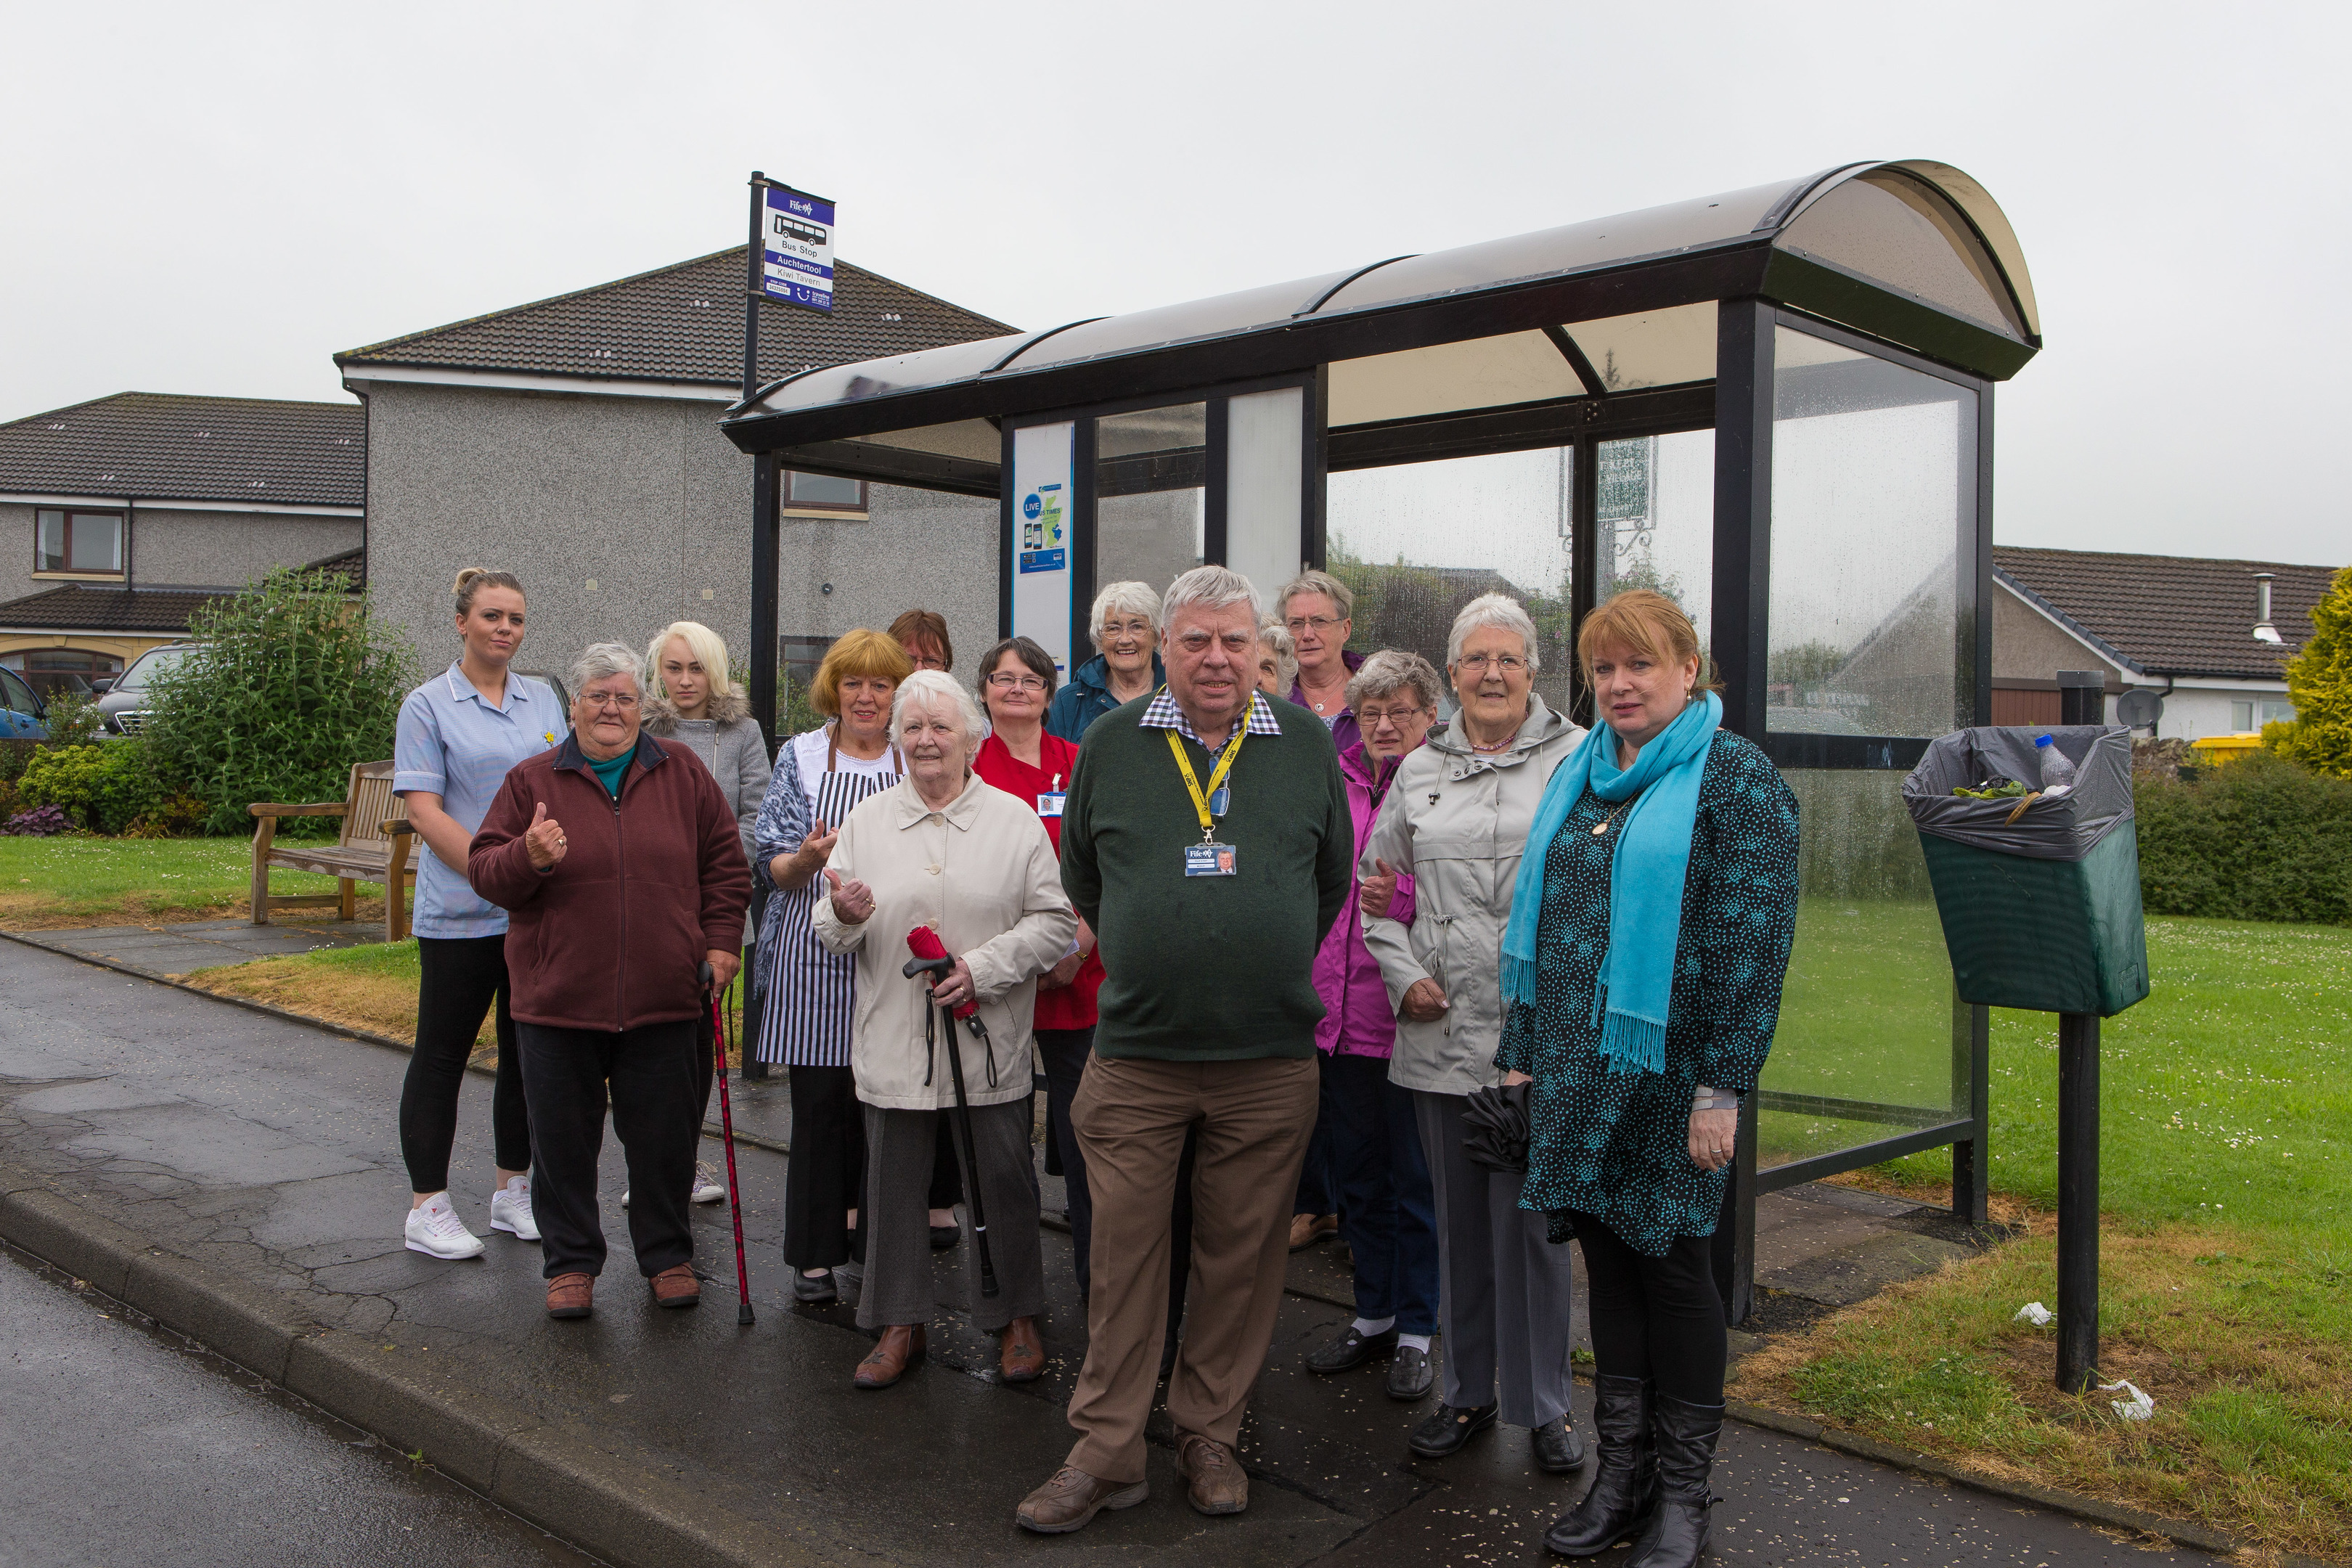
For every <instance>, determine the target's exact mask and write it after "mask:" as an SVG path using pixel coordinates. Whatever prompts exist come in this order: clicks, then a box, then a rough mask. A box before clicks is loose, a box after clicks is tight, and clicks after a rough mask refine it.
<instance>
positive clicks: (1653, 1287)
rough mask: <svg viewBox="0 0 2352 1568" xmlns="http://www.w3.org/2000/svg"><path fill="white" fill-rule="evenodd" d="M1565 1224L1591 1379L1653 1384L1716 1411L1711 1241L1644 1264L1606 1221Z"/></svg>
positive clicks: (1719, 1326)
mask: <svg viewBox="0 0 2352 1568" xmlns="http://www.w3.org/2000/svg"><path fill="white" fill-rule="evenodd" d="M1572 1217H1573V1219H1574V1221H1575V1224H1576V1242H1577V1245H1578V1246H1579V1247H1582V1248H1583V1249H1584V1279H1585V1287H1586V1289H1587V1291H1588V1295H1587V1299H1586V1300H1587V1305H1588V1307H1589V1308H1590V1310H1591V1314H1592V1366H1593V1371H1594V1372H1595V1373H1598V1374H1599V1375H1601V1376H1602V1377H1634V1378H1642V1379H1644V1380H1647V1381H1652V1382H1654V1383H1656V1384H1657V1385H1658V1392H1659V1393H1661V1394H1664V1395H1666V1396H1667V1397H1668V1398H1670V1399H1679V1400H1682V1401H1684V1402H1685V1403H1686V1404H1690V1405H1720V1404H1722V1403H1723V1365H1724V1359H1725V1352H1726V1342H1725V1338H1724V1329H1723V1296H1722V1293H1721V1292H1720V1291H1718V1290H1717V1289H1716V1283H1715V1261H1714V1257H1713V1252H1714V1242H1713V1238H1711V1237H1704V1236H1678V1237H1675V1241H1674V1245H1673V1246H1672V1247H1669V1248H1668V1249H1667V1251H1666V1255H1665V1256H1664V1258H1648V1257H1644V1256H1643V1255H1642V1254H1641V1253H1638V1252H1636V1251H1634V1250H1633V1248H1632V1247H1628V1246H1626V1245H1625V1243H1624V1242H1623V1241H1622V1240H1621V1239H1620V1238H1619V1237H1618V1236H1617V1233H1616V1232H1615V1231H1612V1230H1611V1229H1610V1228H1609V1226H1608V1224H1607V1223H1606V1222H1605V1221H1603V1220H1601V1219H1597V1218H1595V1217H1594V1216H1593V1215H1589V1214H1579V1215H1572Z"/></svg>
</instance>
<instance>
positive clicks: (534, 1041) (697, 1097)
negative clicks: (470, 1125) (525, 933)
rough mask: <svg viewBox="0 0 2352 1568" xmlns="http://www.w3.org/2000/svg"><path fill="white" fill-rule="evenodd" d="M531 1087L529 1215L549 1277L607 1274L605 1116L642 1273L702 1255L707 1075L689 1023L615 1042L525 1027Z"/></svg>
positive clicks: (629, 1032)
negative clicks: (698, 1207)
mask: <svg viewBox="0 0 2352 1568" xmlns="http://www.w3.org/2000/svg"><path fill="white" fill-rule="evenodd" d="M517 1032H518V1033H519V1034H520V1036H521V1037H522V1070H523V1081H524V1082H525V1084H527V1085H528V1086H529V1088H530V1100H531V1103H532V1104H533V1105H535V1106H537V1107H539V1114H538V1115H537V1116H535V1117H533V1118H532V1119H531V1129H530V1131H531V1160H532V1166H531V1170H532V1183H531V1194H530V1206H531V1215H532V1217H533V1218H535V1219H536V1220H538V1222H539V1231H540V1235H541V1237H542V1242H541V1245H542V1247H543V1249H544V1251H545V1253H546V1264H545V1268H543V1270H542V1272H543V1273H545V1275H546V1276H547V1278H548V1279H554V1278H555V1277H556V1276H557V1275H559V1274H589V1275H595V1274H602V1273H603V1272H604V1220H603V1216H602V1214H601V1213H600V1211H599V1206H598V1205H597V1201H596V1159H597V1156H598V1155H599V1154H600V1153H602V1152H603V1151H604V1112H605V1110H606V1107H607V1106H608V1105H609V1106H610V1108H611V1110H612V1113H613V1131H614V1134H615V1135H616V1136H618V1137H619V1139H620V1140H621V1149H622V1151H623V1152H624V1153H625V1155H626V1156H627V1160H628V1171H629V1209H628V1215H629V1240H630V1242H631V1243H632V1244H633V1245H634V1246H635V1248H636V1253H637V1272H638V1273H640V1274H643V1275H645V1276H646V1278H648V1279H650V1278H652V1277H653V1276H654V1275H656V1274H658V1273H660V1272H661V1271H662V1270H663V1269H665V1268H671V1267H673V1266H675V1265H677V1264H680V1263H685V1262H688V1261H689V1260H690V1259H691V1258H693V1257H694V1233H693V1231H692V1229H691V1228H690V1227H689V1226H688V1223H687V1217H686V1210H687V1197H688V1193H689V1192H690V1191H691V1189H692V1186H693V1183H694V1152H695V1146H696V1143H697V1142H698V1140H699V1139H700V1138H701V1136H702V1117H701V1113H700V1110H699V1109H698V1108H699V1106H700V1104H701V1099H702V1083H703V1073H702V1066H701V1062H700V1059H699V1055H698V1049H697V1045H698V1042H697V1039H696V1037H697V1036H698V1034H699V1033H700V1030H698V1028H697V1027H696V1026H695V1022H694V1020H693V1019H691V1018H681V1019H679V1020H677V1022H676V1023H670V1024H646V1025H642V1026H639V1027H637V1028H634V1029H624V1030H623V1031H621V1032H620V1033H619V1034H606V1033H605V1032H604V1031H603V1030H600V1029H552V1028H548V1027H546V1026H541V1025H538V1024H525V1025H523V1026H521V1027H520V1029H519V1030H518V1031H517Z"/></svg>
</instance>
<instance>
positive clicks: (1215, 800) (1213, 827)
mask: <svg viewBox="0 0 2352 1568" xmlns="http://www.w3.org/2000/svg"><path fill="white" fill-rule="evenodd" d="M1246 717H1247V716H1246V715H1244V716H1242V717H1241V718H1236V719H1235V720H1234V738H1233V739H1232V740H1230V741H1227V742H1225V749H1224V751H1223V752H1222V753H1220V754H1219V756H1218V758H1217V766H1216V771H1215V772H1213V773H1211V774H1210V775H1209V788H1208V791H1207V793H1206V794H1203V793H1202V789H1201V780H1200V776H1199V775H1198V774H1196V773H1193V772H1192V758H1190V757H1188V756H1186V755H1185V754H1184V742H1182V741H1181V740H1180V739H1179V738H1178V737H1177V734H1176V731H1173V730H1166V731H1161V733H1163V734H1165V735H1166V736H1167V737H1168V749H1169V750H1170V751H1171V752H1174V753H1175V755H1176V765H1177V767H1179V768H1181V770H1183V773H1184V787H1185V788H1186V789H1188V790H1190V791H1191V792H1192V809H1193V810H1194V811H1195V812H1197V813H1199V814H1200V818H1201V842H1199V843H1198V844H1187V845H1186V846H1184V875H1186V876H1187V877H1230V876H1233V875H1234V871H1235V866H1234V861H1235V859H1236V858H1237V857H1236V855H1235V852H1234V847H1233V846H1232V845H1230V844H1220V843H1218V842H1217V818H1218V817H1220V816H1223V815H1224V814H1225V807H1226V806H1227V805H1229V804H1231V802H1232V799H1233V792H1232V791H1231V790H1230V789H1229V788H1227V787H1226V784H1225V775H1226V774H1227V773H1231V772H1233V771H1234V758H1235V757H1237V756H1239V755H1240V754H1241V749H1242V739H1243V737H1244V736H1245V735H1247V734H1248V733H1249V725H1248V723H1247V722H1245V720H1246Z"/></svg>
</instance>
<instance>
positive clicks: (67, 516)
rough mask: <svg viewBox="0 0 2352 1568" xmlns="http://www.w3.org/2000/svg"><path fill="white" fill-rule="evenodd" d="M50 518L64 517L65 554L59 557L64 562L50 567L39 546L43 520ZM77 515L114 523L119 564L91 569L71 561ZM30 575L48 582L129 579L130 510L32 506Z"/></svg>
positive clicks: (102, 581)
mask: <svg viewBox="0 0 2352 1568" xmlns="http://www.w3.org/2000/svg"><path fill="white" fill-rule="evenodd" d="M52 517H55V518H59V519H62V520H63V528H64V538H63V539H62V540H61V541H60V542H61V543H62V544H63V546H64V551H65V553H64V555H63V557H62V559H63V560H64V561H65V563H66V564H64V565H62V566H54V567H53V566H46V565H44V564H42V563H43V561H44V560H45V559H46V557H45V555H44V553H43V552H42V549H41V531H42V529H43V528H44V527H45V526H46V523H45V521H44V520H45V519H47V518H52ZM77 518H105V519H107V520H109V521H111V522H112V523H113V524H114V526H115V528H116V530H117V534H116V542H117V549H116V552H115V559H116V560H118V561H120V562H121V565H119V566H114V567H98V568H90V567H82V566H76V565H74V564H73V558H74V548H73V544H74V541H73V535H74V520H75V519H77ZM33 575H34V577H36V578H37V579H46V580H47V581H50V582H79V583H119V582H123V581H126V580H128V579H129V577H130V575H131V511H130V509H129V508H127V507H124V508H115V509H106V508H100V507H74V506H37V507H35V508H34V509H33Z"/></svg>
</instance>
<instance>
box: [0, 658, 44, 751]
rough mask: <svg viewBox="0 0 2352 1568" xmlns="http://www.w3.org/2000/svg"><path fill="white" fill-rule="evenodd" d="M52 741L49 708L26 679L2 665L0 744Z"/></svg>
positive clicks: (0, 670)
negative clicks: (3, 742) (6, 742)
mask: <svg viewBox="0 0 2352 1568" xmlns="http://www.w3.org/2000/svg"><path fill="white" fill-rule="evenodd" d="M48 738H49V705H48V704H47V703H46V702H44V701H42V700H41V696H40V693H39V692H37V691H35V690H34V689H32V688H31V687H29V686H27V685H26V684H25V678H24V677H23V676H21V675H18V674H17V673H16V671H15V670H13V669H10V668H6V667H5V666H0V741H46V740H47V739H48Z"/></svg>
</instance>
